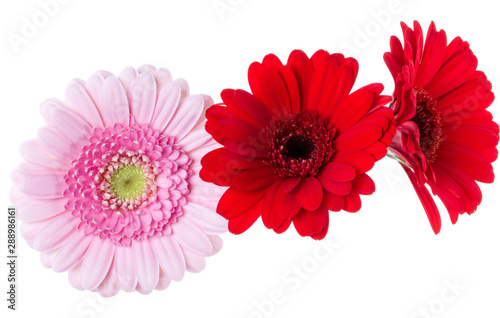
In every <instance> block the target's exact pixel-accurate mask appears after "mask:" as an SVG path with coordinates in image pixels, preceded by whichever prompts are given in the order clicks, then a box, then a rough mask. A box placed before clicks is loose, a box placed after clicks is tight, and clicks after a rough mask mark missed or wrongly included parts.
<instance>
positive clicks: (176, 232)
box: [172, 218, 212, 255]
mask: <svg viewBox="0 0 500 318" xmlns="http://www.w3.org/2000/svg"><path fill="white" fill-rule="evenodd" d="M172 233H173V235H172V239H174V240H175V241H176V242H177V243H179V245H180V246H182V247H183V248H185V249H188V250H190V251H191V252H193V253H196V254H200V255H202V254H208V253H211V252H212V244H210V240H209V239H208V237H207V236H206V234H205V233H203V231H202V230H200V229H199V228H198V227H197V226H196V225H194V224H193V223H191V222H190V221H189V220H188V219H187V218H180V219H179V220H177V222H176V223H174V224H172Z"/></svg>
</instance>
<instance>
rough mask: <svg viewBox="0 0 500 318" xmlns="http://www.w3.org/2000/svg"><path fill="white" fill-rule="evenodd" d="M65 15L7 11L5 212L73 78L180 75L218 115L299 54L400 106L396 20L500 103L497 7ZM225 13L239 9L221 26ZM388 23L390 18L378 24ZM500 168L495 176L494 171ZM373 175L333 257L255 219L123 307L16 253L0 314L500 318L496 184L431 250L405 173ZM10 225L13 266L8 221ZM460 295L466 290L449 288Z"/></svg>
mask: <svg viewBox="0 0 500 318" xmlns="http://www.w3.org/2000/svg"><path fill="white" fill-rule="evenodd" d="M42 1H43V2H46V1H48V0H42ZM61 2H62V1H61ZM66 2H67V3H66V4H60V5H59V8H58V11H57V12H56V13H55V14H53V17H49V18H48V19H47V21H44V20H43V13H42V16H40V12H43V11H41V10H42V9H41V6H40V4H39V3H38V1H35V0H23V1H2V2H1V4H0V21H1V26H2V28H1V33H0V49H1V52H2V53H1V58H0V66H1V67H0V94H1V99H0V101H1V111H2V115H1V118H2V125H1V127H0V129H1V136H2V137H1V138H2V139H1V142H2V145H1V149H2V152H1V155H2V157H3V158H2V163H1V165H0V167H1V174H0V186H1V189H0V195H1V204H0V209H1V210H2V211H6V209H7V206H8V205H9V199H8V192H9V189H10V187H11V182H10V179H9V174H10V172H11V171H12V170H13V169H14V168H15V167H16V165H17V164H18V163H19V162H20V161H21V158H20V156H19V154H18V147H19V145H20V144H21V143H22V142H23V141H24V140H26V139H29V138H33V137H35V136H36V131H37V129H38V128H39V127H41V126H42V125H43V122H42V119H41V116H40V115H39V111H38V105H39V103H40V102H41V101H42V100H44V99H45V98H48V97H57V98H64V90H65V87H66V84H67V83H68V82H69V80H70V79H72V78H73V77H78V78H83V79H87V78H88V77H90V75H91V74H92V73H93V72H94V71H96V70H99V69H105V70H109V71H111V72H113V73H115V74H117V73H119V72H120V70H121V69H123V68H124V67H126V66H129V65H130V66H134V67H138V66H140V65H142V64H154V65H156V66H158V67H165V68H169V69H170V70H171V71H172V73H173V75H174V77H183V78H185V79H186V80H187V81H188V82H189V83H190V85H191V92H192V93H206V94H210V95H211V96H213V97H214V99H215V100H216V101H217V102H219V101H220V97H219V92H220V90H221V89H223V88H243V89H248V84H247V78H246V75H247V68H248V65H249V64H250V63H251V62H253V61H256V60H259V61H260V60H261V59H262V58H263V57H264V55H266V54H267V53H271V52H273V53H276V54H277V55H278V56H279V57H280V58H281V59H282V60H283V61H286V59H287V57H288V54H289V52H290V51H291V50H293V49H296V48H299V49H302V50H304V51H305V52H306V53H307V54H308V55H311V54H312V53H314V52H315V51H316V50H317V49H327V50H329V51H330V52H335V51H342V50H343V48H344V49H345V48H346V47H347V46H348V45H350V46H351V48H353V49H354V50H351V52H349V55H351V56H354V57H356V58H358V61H359V63H360V72H359V76H358V79H357V82H356V87H359V86H361V85H365V84H368V83H371V82H382V83H384V84H385V85H386V91H385V93H386V94H391V93H392V88H393V83H392V78H391V77H390V75H389V72H388V70H387V69H386V67H385V64H384V62H383V60H382V54H383V53H384V52H385V51H387V50H388V48H389V37H390V35H392V34H396V35H398V36H400V35H401V31H400V27H399V21H401V20H402V21H405V22H407V23H411V22H412V21H413V20H414V19H418V20H419V21H421V23H422V25H423V27H424V28H425V29H427V26H428V24H429V22H430V21H431V20H434V21H435V22H436V24H437V27H438V28H443V29H445V30H446V32H447V34H448V39H449V40H451V39H452V38H453V37H455V36H457V35H460V36H462V38H464V39H466V40H468V41H469V43H470V44H471V47H472V50H473V51H474V53H475V54H476V56H477V57H478V58H479V69H480V70H483V71H485V72H486V74H487V76H488V78H489V79H490V80H491V81H492V82H493V83H494V86H495V87H494V89H496V90H497V92H498V90H500V69H499V62H498V56H499V49H500V45H499V41H498V31H500V20H499V19H498V8H497V6H496V5H495V4H496V3H495V2H493V1H478V0H476V1H472V2H471V1H430V0H413V1H410V0H393V1H390V0H377V1H373V0H370V1H368V0H366V1H326V0H325V1H320V0H313V1H311V0H309V1H286V0H267V1H266V0H253V1H250V0H220V1H215V0H198V1H153V0H145V1H118V0H114V1H99V0H90V1H89V0H87V1H79V0H66ZM217 3H218V4H219V5H220V4H222V5H224V4H226V5H229V6H230V7H229V9H228V7H226V9H227V11H224V12H220V11H219V12H218V11H217V10H216V9H215V7H214V4H217ZM494 3H495V4H494ZM389 9H390V10H391V11H392V12H390V11H389ZM384 11H385V12H389V14H385V15H383V14H382V16H383V20H380V21H379V22H377V21H378V20H377V18H376V16H377V17H380V16H381V12H384ZM34 16H35V17H38V18H39V19H40V20H39V21H38V23H39V24H40V25H41V27H40V28H39V30H38V32H37V33H36V34H31V35H30V36H31V38H25V39H26V40H25V41H26V42H27V43H23V44H21V45H19V46H18V47H17V49H16V47H15V46H14V45H12V43H11V41H10V40H9V34H10V37H12V36H13V34H17V35H19V36H23V35H22V28H23V26H24V25H25V24H26V20H25V19H27V20H28V21H32V20H33V17H34ZM361 33H363V34H364V35H361ZM367 33H368V35H366V34H367ZM28 35H29V34H28ZM343 52H345V50H344V51H343ZM497 94H498V93H497ZM499 107H500V104H499V102H498V101H496V102H495V103H494V104H493V106H492V107H491V108H490V110H491V111H492V112H493V114H494V116H495V119H496V121H499V120H500V110H499ZM494 167H495V168H496V171H497V173H499V171H500V170H499V168H500V166H499V164H498V162H496V163H495V164H494ZM370 175H371V176H372V178H373V179H374V180H375V183H376V185H377V191H376V193H375V194H374V195H372V196H370V197H363V207H362V210H361V211H360V212H358V213H356V214H349V213H346V212H341V213H332V214H331V223H330V231H329V234H328V236H327V239H325V242H324V243H323V244H328V242H330V245H331V246H333V247H331V248H330V249H325V248H324V246H322V245H320V243H318V242H316V241H313V240H311V239H309V238H302V237H300V236H299V235H298V234H297V233H296V232H295V230H294V229H293V227H292V228H291V229H290V230H289V231H288V232H286V233H285V234H282V235H276V234H274V233H273V232H272V231H269V230H267V229H265V228H264V226H263V225H262V223H261V221H260V220H259V221H258V223H256V224H255V225H254V226H253V227H252V228H251V229H250V230H249V231H247V232H246V233H244V234H243V235H240V236H234V235H231V234H225V235H223V236H222V238H223V239H224V244H225V246H224V248H223V249H222V251H221V252H220V253H219V254H218V255H216V256H214V257H211V258H209V259H208V262H207V268H206V269H205V270H204V271H203V272H201V273H200V274H187V275H186V276H185V278H184V280H183V281H182V282H180V283H177V282H174V283H172V284H171V285H170V287H169V288H168V289H167V290H165V291H160V292H158V291H155V292H153V293H152V294H150V295H148V296H143V295H140V294H138V293H131V294H127V293H119V294H118V295H117V296H115V297H113V298H111V299H103V298H101V297H100V296H98V295H96V294H94V293H91V292H80V291H77V290H75V289H73V288H72V287H71V286H70V285H69V283H68V281H67V276H66V274H57V273H54V272H53V271H52V270H50V269H46V268H44V267H43V266H42V265H41V264H40V262H39V258H38V253H37V252H35V251H34V250H32V249H30V248H29V247H28V246H27V245H26V243H25V242H24V241H20V242H19V246H18V253H19V257H20V258H19V263H20V264H19V267H18V275H19V276H18V278H19V289H18V311H17V312H15V313H14V312H11V311H8V310H7V309H6V307H7V303H6V301H4V299H5V298H6V296H7V295H6V290H5V288H6V285H7V284H6V278H7V271H6V270H7V267H6V266H5V261H1V263H2V264H3V265H2V270H1V271H0V273H1V274H0V275H1V276H0V281H1V284H0V285H1V286H2V287H1V288H0V290H1V291H2V295H0V299H2V301H0V304H1V305H0V307H1V308H2V309H1V312H2V314H1V315H2V317H6V316H5V315H4V314H5V313H7V314H8V316H7V317H40V316H42V317H49V316H50V317H54V318H56V317H89V318H92V317H108V316H109V317H218V318H226V317H231V318H247V317H248V318H259V317H260V318H262V317H311V316H312V317H346V318H365V317H384V318H392V317H394V318H396V317H397V318H399V317H405V318H406V317H425V315H423V314H419V308H424V309H425V308H427V309H426V310H428V311H429V313H430V314H429V316H428V317H453V318H461V317H482V318H489V317H500V307H499V306H498V300H499V299H500V271H499V269H500V258H499V257H498V253H499V248H500V230H499V226H498V225H499V222H500V214H499V213H498V212H499V207H500V195H499V194H500V181H497V182H496V184H492V185H484V186H483V185H481V188H482V189H483V195H484V200H483V201H484V202H483V204H481V205H480V207H479V209H478V211H477V212H476V213H475V214H474V215H472V216H467V215H464V216H461V217H460V218H459V221H458V224H456V225H454V226H452V225H451V224H450V221H449V218H448V216H447V213H446V211H445V210H444V209H443V208H442V212H443V213H442V219H443V227H442V231H441V234H439V235H438V236H436V235H434V234H433V232H432V230H431V228H430V225H429V224H428V221H427V218H426V216H425V213H424V211H423V209H422V207H421V205H420V202H419V201H418V198H417V196H416V194H415V193H414V191H413V189H412V187H411V185H410V183H409V181H408V180H406V179H405V178H404V177H402V175H401V171H400V169H398V167H397V166H396V164H395V163H394V162H392V161H391V160H389V159H384V160H382V161H380V162H379V163H378V164H377V165H376V167H375V168H374V169H373V170H372V171H371V172H370ZM440 207H442V205H440ZM2 215H3V216H2V217H0V219H1V224H0V227H1V228H0V234H1V246H0V254H1V255H2V259H4V260H5V258H4V257H5V256H4V255H6V240H5V231H6V219H7V217H6V215H5V214H4V213H2ZM332 242H333V243H332ZM297 266H299V267H300V268H301V269H300V271H299V270H298V269H297ZM302 273H303V274H302ZM454 284H458V285H459V287H458V289H457V288H452V289H450V287H449V286H450V285H454ZM276 295H278V296H279V295H281V296H280V297H277V296H276ZM276 298H277V299H276ZM273 301H274V303H272V302H273ZM276 302H278V303H276ZM429 307H430V308H431V309H429Z"/></svg>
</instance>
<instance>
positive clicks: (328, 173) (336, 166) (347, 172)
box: [321, 161, 356, 182]
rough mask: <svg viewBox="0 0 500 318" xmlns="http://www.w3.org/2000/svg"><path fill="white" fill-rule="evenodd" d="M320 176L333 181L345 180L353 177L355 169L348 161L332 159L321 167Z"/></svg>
mask: <svg viewBox="0 0 500 318" xmlns="http://www.w3.org/2000/svg"><path fill="white" fill-rule="evenodd" d="M321 176H322V177H323V178H326V179H329V180H331V181H335V182H347V181H351V180H352V179H354V177H355V176H356V169H354V168H353V167H352V166H351V165H350V164H348V163H345V162H336V161H334V162H330V163H328V164H327V165H325V166H324V167H323V170H322V171H321Z"/></svg>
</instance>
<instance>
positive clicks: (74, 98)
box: [66, 80, 102, 127]
mask: <svg viewBox="0 0 500 318" xmlns="http://www.w3.org/2000/svg"><path fill="white" fill-rule="evenodd" d="M66 104H67V105H68V108H69V109H70V110H72V111H74V112H75V113H77V114H78V115H80V116H82V117H83V118H84V119H85V120H86V121H87V122H88V123H89V124H90V125H91V126H92V127H102V120H101V116H100V115H99V112H98V111H97V108H96V106H95V104H94V101H92V99H91V98H90V96H89V94H88V93H87V91H86V90H85V88H84V87H83V86H82V85H81V84H80V83H78V81H76V80H73V81H71V82H70V83H69V85H68V87H67V88H66Z"/></svg>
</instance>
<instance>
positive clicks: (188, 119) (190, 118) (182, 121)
mask: <svg viewBox="0 0 500 318" xmlns="http://www.w3.org/2000/svg"><path fill="white" fill-rule="evenodd" d="M203 106H204V101H203V97H202V96H200V95H192V96H188V97H186V98H185V99H183V100H182V101H181V102H180V103H179V106H178V107H177V110H176V112H175V114H174V117H173V118H172V120H171V121H170V123H169V124H168V125H167V128H165V130H164V134H165V135H168V136H175V137H176V140H181V139H182V138H184V136H186V135H187V134H188V133H189V132H190V131H191V129H193V127H194V126H195V124H196V123H197V122H198V119H199V118H200V116H201V115H202V113H203Z"/></svg>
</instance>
